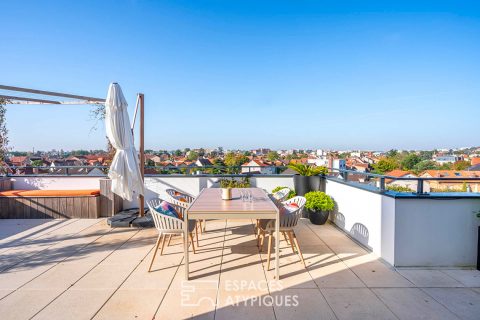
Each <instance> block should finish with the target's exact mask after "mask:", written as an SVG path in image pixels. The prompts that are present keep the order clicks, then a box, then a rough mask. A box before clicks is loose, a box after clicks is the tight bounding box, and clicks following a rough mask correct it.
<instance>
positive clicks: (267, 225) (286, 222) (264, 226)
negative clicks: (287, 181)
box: [257, 196, 307, 270]
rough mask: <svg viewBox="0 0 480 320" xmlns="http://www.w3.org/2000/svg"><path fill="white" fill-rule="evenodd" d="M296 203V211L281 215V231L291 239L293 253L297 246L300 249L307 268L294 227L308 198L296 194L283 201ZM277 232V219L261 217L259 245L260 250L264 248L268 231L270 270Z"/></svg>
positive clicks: (268, 261)
mask: <svg viewBox="0 0 480 320" xmlns="http://www.w3.org/2000/svg"><path fill="white" fill-rule="evenodd" d="M293 202H294V203H296V204H297V205H298V208H297V209H295V210H294V211H291V212H289V213H288V214H284V215H282V216H280V232H281V233H283V235H284V237H285V240H287V235H288V239H289V240H290V241H289V242H290V246H291V247H292V251H293V253H296V252H295V248H296V249H297V251H298V255H299V256H300V259H301V260H302V262H303V265H304V266H305V268H306V267H307V265H306V264H305V260H304V259H303V255H302V251H301V250H300V246H299V245H298V240H297V237H296V235H295V231H294V228H295V227H296V226H297V224H298V220H299V219H300V217H301V216H302V211H303V208H304V206H305V202H306V199H305V198H304V197H300V196H296V197H293V198H292V199H290V200H287V201H284V202H282V205H288V204H290V203H293ZM274 232H275V220H273V219H261V220H260V223H259V228H258V239H257V245H258V247H259V248H260V251H262V249H263V242H264V239H265V234H267V233H268V235H269V237H268V253H267V270H270V256H271V253H272V240H273V234H274Z"/></svg>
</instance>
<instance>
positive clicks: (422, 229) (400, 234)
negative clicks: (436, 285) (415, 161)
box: [326, 180, 480, 267]
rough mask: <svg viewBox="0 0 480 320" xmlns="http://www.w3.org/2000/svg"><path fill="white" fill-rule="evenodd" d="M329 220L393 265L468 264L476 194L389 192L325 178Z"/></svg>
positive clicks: (479, 204)
mask: <svg viewBox="0 0 480 320" xmlns="http://www.w3.org/2000/svg"><path fill="white" fill-rule="evenodd" d="M326 191H327V194H329V195H330V196H332V197H333V198H334V200H335V202H336V203H337V206H338V208H337V210H338V212H337V213H335V214H333V215H332V216H331V220H332V221H333V222H334V223H335V224H336V225H337V226H339V227H340V228H342V229H343V230H344V231H345V232H347V233H349V234H350V235H351V236H352V237H353V238H354V239H356V240H357V241H358V242H360V243H362V244H364V245H365V246H367V247H368V248H370V249H371V250H372V251H373V252H374V253H375V254H377V255H378V256H380V257H382V258H383V259H384V260H386V261H387V262H388V263H390V264H392V265H394V266H396V267H473V266H475V264H476V259H477V228H478V225H479V223H480V220H479V219H477V218H476V217H475V215H474V213H473V212H474V211H478V210H479V209H480V199H469V198H453V197H452V198H444V199H442V200H438V199H431V198H430V199H426V198H410V199H401V198H392V197H388V196H385V195H381V194H377V193H373V192H369V191H366V190H362V189H359V188H355V187H352V186H350V185H345V184H343V183H339V182H335V181H332V180H328V181H327V186H326Z"/></svg>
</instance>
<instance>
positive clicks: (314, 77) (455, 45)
mask: <svg viewBox="0 0 480 320" xmlns="http://www.w3.org/2000/svg"><path fill="white" fill-rule="evenodd" d="M432 6H433V7H434V8H436V9H435V10H432ZM432 6H425V5H423V4H417V3H416V2H413V1H412V2H402V3H400V4H394V5H388V6H387V5H385V4H384V3H382V2H372V3H369V4H368V5H367V4H362V5H360V4H357V3H355V2H348V3H347V4H342V5H335V4H328V5H327V4H318V3H313V2H304V3H302V5H301V6H300V5H297V3H294V2H289V1H280V2H262V3H257V2H251V1H244V2H241V3H240V2H228V3H226V2H209V1H198V2H188V1H187V2H182V3H179V2H173V1H165V2H162V3H157V2H153V3H152V2H143V1H129V2H120V3H119V2H115V3H113V2H108V1H105V2H100V3H98V2H91V3H90V4H89V5H85V3H81V4H80V3H78V4H75V3H69V4H68V5H61V4H58V3H55V2H51V1H47V2H42V3H38V2H35V1H27V2H25V3H21V4H20V3H14V2H10V3H3V4H2V7H3V8H4V10H5V12H9V14H8V15H6V16H5V17H4V32H2V34H1V35H0V38H1V39H2V40H3V41H4V43H9V44H10V45H9V46H8V47H7V46H5V47H4V48H3V49H2V50H1V51H0V67H1V70H2V78H3V80H1V82H2V84H9V85H16V86H20V87H31V88H35V89H44V90H53V91H60V92H68V93H74V94H82V95H90V96H98V97H104V96H105V95H106V92H107V88H108V84H109V83H110V82H112V81H117V82H119V83H120V84H121V85H122V88H123V90H124V92H125V96H126V98H127V100H128V102H129V112H130V115H132V114H133V106H134V104H135V94H136V93H137V92H143V93H145V99H146V128H145V134H146V138H145V142H146V148H147V149H157V150H158V149H174V148H185V147H190V148H195V147H215V146H218V145H223V146H224V147H225V148H229V149H251V148H255V147H260V146H264V147H268V148H272V149H278V148H287V149H290V148H312V147H314V146H317V145H322V146H324V148H328V149H342V150H345V149H347V150H348V149H361V150H388V149H408V150H409V149H434V148H447V149H449V148H455V147H458V146H463V145H477V144H478V139H477V138H476V136H475V134H474V133H473V130H474V128H475V127H476V126H477V125H478V121H477V120H476V119H478V118H480V108H479V103H478V101H480V92H479V91H478V90H477V88H478V85H479V84H480V72H479V71H480V62H479V59H478V52H480V43H479V42H478V41H477V39H478V38H479V37H480V10H478V9H479V5H478V4H475V3H473V2H461V3H455V4H439V3H437V2H435V3H434V4H432ZM47 13H48V16H49V20H48V21H45V19H43V17H42V16H43V15H44V14H47ZM19 16H21V17H22V19H18V18H16V17H19ZM72 21H75V23H73V22H72ZM25 43H28V44H29V45H28V46H25ZM6 82H8V83H6ZM91 109H92V107H89V106H18V105H17V106H8V107H7V127H8V129H9V138H10V146H11V147H12V148H13V149H15V150H32V148H36V149H52V148H57V149H60V148H63V149H100V148H102V149H104V148H105V147H106V139H105V129H104V127H103V124H101V123H100V124H99V126H98V129H97V130H93V131H92V130H91V128H92V127H93V126H94V120H92V119H91V117H90V110H91Z"/></svg>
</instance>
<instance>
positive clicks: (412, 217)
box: [395, 199, 480, 267]
mask: <svg viewBox="0 0 480 320" xmlns="http://www.w3.org/2000/svg"><path fill="white" fill-rule="evenodd" d="M395 207H396V219H395V226H396V229H395V230H396V233H395V240H396V247H395V262H396V263H395V265H396V266H422V267H424V266H434V267H443V266H445V267H464V266H469V267H471V266H475V264H476V261H477V232H478V231H477V227H478V224H479V221H480V219H477V218H476V217H475V214H474V213H473V211H478V210H479V208H480V200H479V199H442V200H435V199H400V200H396V202H395Z"/></svg>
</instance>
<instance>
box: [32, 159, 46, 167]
mask: <svg viewBox="0 0 480 320" xmlns="http://www.w3.org/2000/svg"><path fill="white" fill-rule="evenodd" d="M30 164H31V165H32V167H43V160H32V161H31V163H30Z"/></svg>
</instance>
